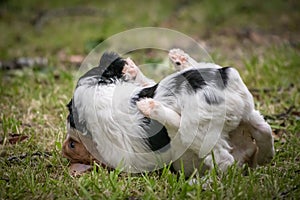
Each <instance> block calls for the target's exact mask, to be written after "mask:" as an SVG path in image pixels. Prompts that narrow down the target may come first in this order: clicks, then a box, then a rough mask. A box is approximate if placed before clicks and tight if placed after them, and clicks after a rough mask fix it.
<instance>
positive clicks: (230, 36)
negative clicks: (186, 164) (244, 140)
mask: <svg viewBox="0 0 300 200" xmlns="http://www.w3.org/2000/svg"><path fill="white" fill-rule="evenodd" d="M209 2H210V1H203V3H199V4H198V3H195V2H193V1H191V2H188V3H184V2H183V1H182V2H181V1H176V2H175V3H174V4H169V3H168V2H166V3H163V5H161V6H158V5H156V4H154V3H150V2H149V9H148V12H147V13H146V14H145V12H143V11H141V10H139V9H136V10H133V11H132V12H130V14H128V10H129V9H131V7H130V5H129V4H125V3H120V4H121V5H119V6H116V4H112V3H107V2H106V3H105V2H100V3H98V2H96V1H95V2H90V3H88V4H87V5H86V6H89V7H95V8H97V9H100V10H102V8H103V7H102V6H104V4H105V6H107V7H108V8H110V9H108V11H107V12H108V13H109V14H107V16H105V17H102V18H101V17H99V16H64V17H61V18H57V17H54V18H51V19H49V21H47V22H46V23H44V24H43V26H42V28H41V30H36V29H35V27H34V26H33V25H31V23H30V22H31V20H33V19H35V18H36V16H37V13H38V12H39V11H45V10H48V11H49V10H53V9H57V8H60V7H62V6H65V7H74V6H75V7H76V6H79V5H83V4H82V2H81V1H76V2H72V3H69V2H67V3H64V5H63V4H61V3H60V2H59V1H45V2H41V3H35V2H33V1H24V3H22V5H21V4H20V3H19V2H18V1H1V2H0V3H1V7H0V11H1V12H0V17H1V19H2V20H0V27H1V30H5V31H6V32H5V33H4V34H1V35H0V49H1V52H0V60H10V59H14V58H16V57H20V56H44V57H47V58H48V60H49V63H48V65H47V66H46V67H41V66H35V67H32V68H24V69H22V70H10V71H5V70H2V71H0V77H1V80H0V109H1V112H0V123H1V129H0V139H1V141H2V142H1V145H0V199H74V198H76V199H297V198H299V196H300V188H299V186H300V166H299V162H300V123H299V120H300V118H299V117H300V79H299V65H300V56H299V37H298V36H299V33H300V31H299V26H296V24H297V20H299V19H300V18H299V13H298V12H296V11H297V9H296V8H299V5H298V3H297V2H296V1H289V2H288V3H287V4H285V3H283V2H284V1H279V0H276V1H274V2H275V3H274V4H272V5H270V4H268V3H262V2H261V5H262V6H261V7H259V9H256V8H257V5H260V4H258V1H253V2H252V3H250V2H248V3H247V4H245V5H244V4H243V5H242V4H241V3H239V1H233V2H232V3H230V4H228V3H226V6H227V4H228V6H227V7H226V9H222V7H225V3H221V2H217V1H213V3H209ZM122 4H124V5H122ZM139 6H140V7H142V5H139ZM218 9H219V11H220V12H215V13H214V12H213V11H214V10H218ZM245 10H246V11H247V12H246V11H245ZM298 10H299V9H298ZM31 11H32V12H31ZM15 13H18V14H17V15H16V14H15ZM149 13H152V14H153V17H148V15H149ZM209 13H210V14H209ZM217 13H219V14H217ZM147 14H148V15H147ZM274 14H277V16H279V17H278V18H279V19H284V20H275V19H274V18H272V16H274ZM120 16H122V17H120ZM249 19H253V20H252V21H251V23H249V24H248V23H247V22H248V21H249ZM207 20H209V21H212V22H213V23H211V24H210V23H209V22H208V21H207ZM117 22H120V23H117ZM121 22H122V23H121ZM98 24H101V25H98ZM247 24H248V25H247ZM265 24H274V27H276V28H272V27H273V26H272V27H268V26H264V25H265ZM139 26H164V27H169V28H173V29H175V30H178V31H182V32H184V33H186V34H188V35H191V36H193V37H194V38H195V39H202V38H205V39H206V41H207V43H208V47H209V51H210V53H211V55H212V56H213V59H214V61H215V62H216V63H218V64H221V65H224V66H225V65H232V66H236V67H237V69H238V70H239V71H240V74H241V76H242V77H243V79H244V81H245V83H246V85H247V86H248V87H249V89H250V90H251V91H252V93H253V95H254V97H255V103H256V107H257V108H258V109H259V110H260V111H261V112H262V113H263V114H264V116H265V117H266V119H267V120H268V122H269V123H270V125H271V126H272V129H273V131H274V133H275V134H276V140H275V149H276V156H275V158H274V159H273V160H272V162H271V163H270V164H268V165H266V166H262V167H258V168H256V169H249V168H247V167H244V168H242V169H240V168H237V167H236V166H232V167H231V168H230V169H229V171H228V172H227V173H220V172H218V171H211V172H210V173H207V174H206V175H205V176H202V177H199V176H198V175H197V174H195V175H194V176H192V177H190V178H188V179H185V178H184V176H183V175H182V174H181V173H179V174H174V173H171V172H170V170H169V168H168V167H169V166H166V167H165V168H164V169H162V170H161V171H158V172H148V173H143V174H128V173H123V172H120V171H119V170H118V169H117V170H114V171H110V172H109V171H107V170H106V169H103V168H101V167H98V166H96V165H94V168H93V170H92V171H91V173H87V174H84V175H83V176H81V177H71V176H70V175H69V173H68V161H67V160H66V159H64V158H62V156H61V153H60V152H61V145H62V141H63V138H64V137H65V133H66V129H65V119H66V115H67V109H66V107H65V105H66V103H67V102H68V100H69V99H70V97H71V96H72V92H73V88H74V81H75V80H74V79H73V77H74V76H75V74H76V67H74V66H73V64H70V63H65V62H62V61H61V60H60V59H59V57H58V55H59V52H61V51H63V52H65V53H66V54H67V55H73V54H82V55H86V54H87V53H88V51H89V50H90V48H92V46H93V44H92V43H93V42H97V41H101V39H105V38H107V37H108V36H110V35H112V34H114V33H118V32H120V31H124V30H126V29H129V28H134V27H139ZM232 27H235V28H234V29H232ZM244 28H246V29H247V30H254V33H257V34H259V35H258V36H259V37H260V40H259V41H260V42H258V41H257V40H253V38H252V39H251V37H250V38H249V37H248V36H243V35H242V36H241V35H240V32H239V30H244ZM228 29H230V30H235V31H233V32H230V31H229V33H228V32H227V30H228ZM272 29H275V30H272ZM78 30H80V31H78ZM236 30H237V31H236ZM54 33H55V34H54ZM208 33H209V34H208ZM274 34H275V35H277V36H278V37H280V38H281V39H280V41H278V40H276V37H275V39H274V37H273V36H274ZM270 35H273V36H270ZM286 35H289V36H288V37H287V36H286ZM297 35H298V36H297ZM240 37H242V38H240ZM143 59H144V60H145V61H149V62H150V61H153V60H154V61H155V58H153V57H151V55H149V56H148V57H147V56H145V57H143ZM147 73H148V74H147V75H148V76H153V77H154V78H155V77H157V72H151V70H147ZM289 110H290V111H289ZM288 111H289V112H288ZM12 133H14V134H20V135H25V136H28V138H27V139H25V140H24V141H20V142H18V143H16V144H14V145H13V144H10V143H9V138H10V137H11V134H12ZM192 179H193V180H196V181H195V182H196V183H195V184H190V182H191V181H192Z"/></svg>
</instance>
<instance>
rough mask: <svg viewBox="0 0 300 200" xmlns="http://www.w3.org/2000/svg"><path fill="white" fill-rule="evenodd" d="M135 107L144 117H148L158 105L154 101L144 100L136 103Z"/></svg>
mask: <svg viewBox="0 0 300 200" xmlns="http://www.w3.org/2000/svg"><path fill="white" fill-rule="evenodd" d="M136 105H137V107H138V109H139V110H140V111H141V112H142V113H143V114H144V115H145V116H146V117H150V116H151V114H152V113H153V112H154V110H155V109H156V107H157V106H158V103H157V102H156V101H155V100H154V99H151V98H144V99H141V100H140V101H138V102H136Z"/></svg>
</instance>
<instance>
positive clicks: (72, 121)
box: [67, 99, 76, 128]
mask: <svg viewBox="0 0 300 200" xmlns="http://www.w3.org/2000/svg"><path fill="white" fill-rule="evenodd" d="M72 104H73V99H71V101H70V102H69V103H68V104H67V107H68V110H69V115H68V117H67V121H68V122H69V123H70V126H71V127H72V128H76V127H75V121H74V117H73V109H72Z"/></svg>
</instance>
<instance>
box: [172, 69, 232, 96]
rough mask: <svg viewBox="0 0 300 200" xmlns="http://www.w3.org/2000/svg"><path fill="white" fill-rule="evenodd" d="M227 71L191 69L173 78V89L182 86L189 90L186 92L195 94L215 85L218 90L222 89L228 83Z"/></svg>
mask: <svg viewBox="0 0 300 200" xmlns="http://www.w3.org/2000/svg"><path fill="white" fill-rule="evenodd" d="M228 69H229V67H224V68H220V69H216V68H202V69H191V70H188V71H185V72H183V73H181V74H179V75H178V76H176V77H174V81H175V87H176V88H175V89H176V90H179V89H180V88H182V86H186V87H188V88H190V90H188V91H193V92H196V91H197V90H198V89H203V88H204V87H205V86H207V85H210V84H215V85H216V86H217V87H218V88H219V89H224V88H225V87H226V86H227V82H228Z"/></svg>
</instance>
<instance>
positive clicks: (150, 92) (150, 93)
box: [132, 83, 158, 104]
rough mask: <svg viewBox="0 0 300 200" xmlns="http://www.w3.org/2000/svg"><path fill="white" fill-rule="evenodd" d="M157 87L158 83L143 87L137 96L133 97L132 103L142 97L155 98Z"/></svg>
mask: <svg viewBox="0 0 300 200" xmlns="http://www.w3.org/2000/svg"><path fill="white" fill-rule="evenodd" d="M157 87H158V83H157V84H155V85H153V86H151V87H147V88H144V89H142V90H141V91H140V92H139V93H138V94H137V95H136V96H134V97H133V98H132V103H133V104H135V103H136V102H137V101H138V100H140V99H142V98H153V97H154V95H155V92H156V89H157Z"/></svg>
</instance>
